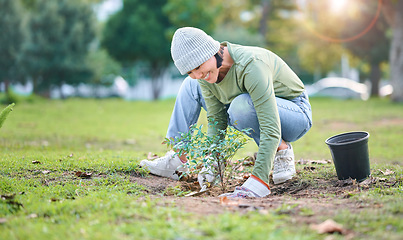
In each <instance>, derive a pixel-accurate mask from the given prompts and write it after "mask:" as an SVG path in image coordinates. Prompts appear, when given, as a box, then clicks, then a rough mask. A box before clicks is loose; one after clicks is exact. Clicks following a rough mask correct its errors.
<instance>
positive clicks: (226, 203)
mask: <svg viewBox="0 0 403 240" xmlns="http://www.w3.org/2000/svg"><path fill="white" fill-rule="evenodd" d="M220 203H221V205H222V206H228V207H238V206H239V205H240V204H241V201H240V200H239V199H238V200H231V199H229V198H228V197H227V196H224V197H220Z"/></svg>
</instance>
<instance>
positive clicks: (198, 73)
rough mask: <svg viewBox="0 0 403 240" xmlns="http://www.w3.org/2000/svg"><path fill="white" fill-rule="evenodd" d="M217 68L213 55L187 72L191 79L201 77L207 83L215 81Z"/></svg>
mask: <svg viewBox="0 0 403 240" xmlns="http://www.w3.org/2000/svg"><path fill="white" fill-rule="evenodd" d="M218 73H219V70H218V68H217V62H216V59H215V57H214V56H212V57H211V58H210V59H209V60H207V61H205V62H204V63H203V64H202V65H200V66H198V67H197V68H195V69H193V70H192V71H190V72H188V75H189V77H191V78H193V79H202V80H205V81H206V82H209V83H215V82H216V81H217V78H218Z"/></svg>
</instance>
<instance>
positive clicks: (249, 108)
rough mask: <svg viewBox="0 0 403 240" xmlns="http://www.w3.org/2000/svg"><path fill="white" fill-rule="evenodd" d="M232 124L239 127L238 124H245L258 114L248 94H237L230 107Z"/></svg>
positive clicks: (229, 113)
mask: <svg viewBox="0 0 403 240" xmlns="http://www.w3.org/2000/svg"><path fill="white" fill-rule="evenodd" d="M228 116H229V118H230V124H231V125H232V126H234V127H236V128H237V126H236V125H237V124H241V125H245V124H246V123H248V122H249V120H248V119H249V118H250V117H251V116H256V110H255V108H254V106H253V103H252V100H251V98H250V96H249V95H248V94H241V95H239V96H237V97H236V98H235V99H234V100H233V101H232V102H231V105H230V106H229V108H228Z"/></svg>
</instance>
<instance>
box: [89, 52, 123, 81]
mask: <svg viewBox="0 0 403 240" xmlns="http://www.w3.org/2000/svg"><path fill="white" fill-rule="evenodd" d="M87 64H88V66H89V67H90V69H91V70H92V72H93V75H92V78H91V80H90V81H89V83H91V84H93V85H95V86H100V85H111V84H113V80H114V79H115V77H116V76H118V75H119V74H120V72H121V66H120V64H119V63H118V62H117V61H115V60H114V59H113V58H111V57H110V56H109V54H108V52H107V51H106V50H105V49H97V50H96V51H90V53H89V54H88V56H87Z"/></svg>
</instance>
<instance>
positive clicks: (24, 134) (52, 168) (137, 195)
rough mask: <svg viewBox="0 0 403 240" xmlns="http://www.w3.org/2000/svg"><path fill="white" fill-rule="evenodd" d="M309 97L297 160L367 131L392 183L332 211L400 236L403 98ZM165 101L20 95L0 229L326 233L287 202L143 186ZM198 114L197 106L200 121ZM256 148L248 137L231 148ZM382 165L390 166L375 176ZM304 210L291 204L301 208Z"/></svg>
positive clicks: (264, 235) (1, 162) (330, 170)
mask: <svg viewBox="0 0 403 240" xmlns="http://www.w3.org/2000/svg"><path fill="white" fill-rule="evenodd" d="M311 101H312V107H313V115H314V126H313V128H312V129H311V131H309V132H308V134H307V135H306V136H304V137H303V138H302V139H301V140H299V141H298V142H296V143H294V144H293V147H294V151H295V154H296V160H298V159H301V158H302V159H308V160H320V159H330V158H331V156H330V152H329V149H328V147H327V146H326V144H325V143H324V141H325V140H326V139H327V138H328V137H331V136H333V135H335V134H338V133H342V132H347V131H357V130H360V131H361V130H362V131H368V132H369V133H370V139H369V149H370V160H371V172H372V174H373V175H374V176H375V177H382V178H387V179H388V180H391V179H392V178H393V179H396V181H397V184H396V185H394V186H391V187H385V185H382V184H379V185H375V187H373V188H371V189H369V190H366V191H362V192H358V193H353V194H352V196H351V201H355V202H356V203H357V206H358V205H360V204H362V205H365V206H366V208H365V209H364V210H362V211H359V212H357V211H348V210H342V211H340V212H339V213H337V214H336V215H334V216H331V217H333V219H334V220H336V221H337V222H339V223H342V224H343V225H344V226H346V227H347V228H349V229H353V230H354V232H355V233H356V236H358V237H365V238H367V239H399V238H400V237H401V235H402V234H403V231H402V229H403V226H402V223H401V219H402V217H403V207H402V204H401V202H402V200H403V197H402V191H403V188H402V172H403V171H402V159H403V148H402V147H401V146H400V143H401V142H402V140H403V139H402V136H403V105H399V104H392V103H390V102H389V101H388V100H384V99H371V100H370V101H365V102H364V101H353V100H349V101H340V100H332V99H320V98H318V99H312V100H311ZM173 105H174V100H164V101H157V102H141V101H138V102H127V101H123V100H118V99H109V100H88V99H87V100H84V99H69V100H66V101H59V100H52V101H44V100H37V99H36V100H35V101H32V102H22V103H18V104H17V105H16V106H15V107H14V111H13V112H11V113H10V115H9V117H8V119H7V120H6V121H5V122H4V125H3V127H2V128H1V129H0V149H1V152H0V194H1V195H3V196H4V197H7V196H12V195H13V194H15V196H14V198H12V199H9V200H6V199H0V239H140V238H142V239H206V238H207V239H268V238H270V239H323V238H324V237H325V236H322V235H318V234H317V233H316V232H315V231H313V230H311V229H310V228H309V225H308V224H300V223H295V219H294V215H287V214H282V212H283V211H284V209H289V208H291V209H292V208H293V205H291V206H288V205H284V206H283V207H282V208H281V209H268V211H267V212H266V213H264V214H262V213H259V212H257V211H252V212H248V213H242V214H241V213H236V212H235V213H231V212H226V213H223V214H218V215H208V216H201V215H200V214H194V213H189V212H186V211H184V210H181V208H180V206H178V205H177V204H175V202H169V203H167V202H165V201H164V197H158V196H150V194H149V191H148V189H147V188H146V187H145V186H142V185H140V184H139V183H136V182H134V181H131V176H133V175H135V176H139V175H147V174H146V173H145V172H144V171H142V170H141V169H139V168H138V167H137V166H136V164H137V163H138V162H139V161H140V160H141V159H143V158H145V156H146V154H147V153H148V152H150V151H152V152H155V153H158V154H163V153H164V152H165V151H166V150H167V149H166V146H164V145H161V142H162V141H163V139H164V136H165V133H166V128H167V126H168V121H169V118H170V114H171V112H172V108H173ZM0 107H1V108H4V107H5V106H0ZM204 118H205V113H204V112H203V114H202V117H201V122H202V123H205V119H204ZM256 150H257V147H256V146H255V145H254V143H253V142H252V141H251V142H250V143H249V144H248V145H247V146H246V147H245V148H244V149H242V150H241V151H240V152H239V153H238V155H239V156H245V155H246V154H249V153H251V152H254V151H256ZM33 161H38V162H40V163H38V164H34V163H33ZM297 167H298V168H299V169H301V168H302V167H301V166H297ZM379 169H382V170H385V169H391V170H393V171H394V172H395V173H394V174H392V175H389V176H383V175H382V174H381V173H380V171H379ZM77 171H81V172H88V173H92V174H93V175H92V177H91V178H90V179H83V178H79V177H77V176H75V172H77ZM299 177H300V178H301V179H302V180H303V181H307V182H310V183H311V184H318V183H317V181H316V180H317V179H331V178H334V177H335V171H334V167H333V166H332V165H328V166H323V167H318V168H317V171H314V172H307V171H301V173H300V176H299ZM167 191H169V189H167ZM171 191H178V192H180V191H179V190H175V189H171ZM324 197H329V196H324ZM329 199H332V196H330V197H329ZM329 201H330V200H329ZM371 206H373V207H371ZM310 214H312V210H311V209H310V208H302V210H300V212H299V213H297V215H298V216H302V217H303V216H306V215H310ZM318 217H319V218H320V216H318ZM323 217H324V218H325V217H328V216H323ZM324 220H325V219H324ZM334 237H335V239H343V236H338V235H334Z"/></svg>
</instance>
